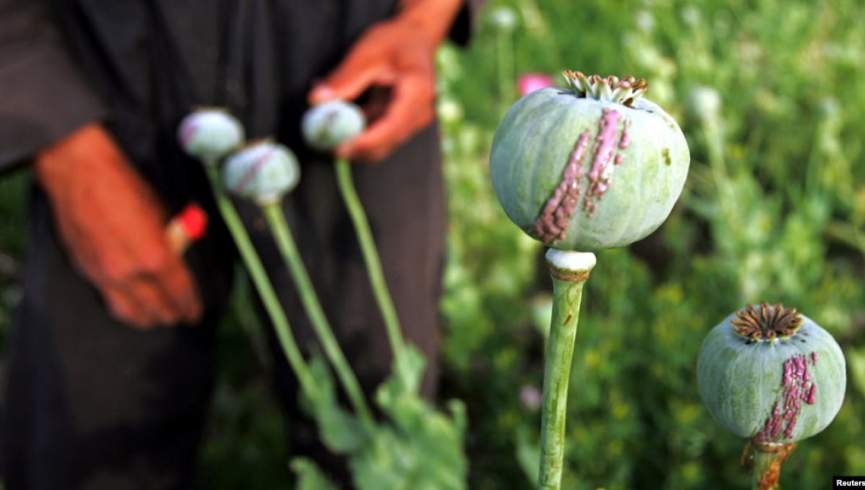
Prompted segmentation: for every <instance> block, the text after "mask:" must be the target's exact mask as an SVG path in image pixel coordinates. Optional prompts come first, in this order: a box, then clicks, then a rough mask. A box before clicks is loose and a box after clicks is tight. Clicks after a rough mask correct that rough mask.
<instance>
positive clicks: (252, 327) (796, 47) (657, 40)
mask: <svg viewBox="0 0 865 490" xmlns="http://www.w3.org/2000/svg"><path fill="white" fill-rule="evenodd" d="M490 4H491V5H490V6H489V8H488V9H487V12H488V14H489V13H490V12H492V11H493V10H494V9H495V8H496V7H499V6H502V5H506V6H509V7H510V8H512V9H513V12H514V13H515V14H516V20H517V25H516V28H515V29H514V30H513V31H509V30H507V29H501V28H497V27H496V26H495V25H494V22H491V21H490V18H491V17H493V16H491V15H486V16H484V18H482V19H481V22H480V24H479V29H478V31H477V35H476V38H475V42H474V43H473V45H472V46H471V47H470V48H469V49H466V50H461V49H457V48H455V47H452V46H447V47H444V48H442V49H441V51H440V53H439V75H440V94H441V95H440V101H439V110H440V114H441V118H442V133H443V141H444V147H445V153H446V177H447V182H448V186H449V187H448V189H449V206H450V222H451V225H450V233H449V249H448V250H449V254H448V265H447V269H446V272H445V295H444V298H443V301H442V316H443V324H444V327H445V328H446V329H447V334H446V341H445V346H444V353H443V355H444V358H445V362H446V366H447V370H446V374H445V378H444V380H443V386H442V391H443V397H458V398H461V399H463V400H464V401H465V402H466V404H467V407H468V413H469V417H470V423H469V441H468V450H469V452H470V457H471V462H472V463H471V464H472V469H471V472H472V477H471V482H470V488H472V489H478V490H486V489H507V488H528V487H530V484H529V482H528V480H527V479H526V476H525V475H526V472H529V471H532V467H533V465H534V464H535V460H536V458H535V455H534V454H533V451H534V450H535V449H534V448H535V444H536V441H535V437H536V435H535V434H536V432H537V428H538V425H539V414H538V412H537V408H536V405H535V403H534V400H533V395H535V394H536V393H537V387H538V385H539V383H540V380H541V373H542V364H541V354H542V349H543V344H542V336H543V334H542V326H543V324H544V322H545V321H546V320H547V319H548V315H549V310H548V307H549V296H548V288H549V281H548V278H547V277H546V274H545V272H544V271H543V267H542V260H541V252H542V250H541V249H540V248H539V247H538V246H537V245H536V244H534V243H533V242H532V241H531V240H528V239H526V238H524V237H523V236H522V234H521V233H520V232H519V231H518V230H516V228H515V227H513V226H512V225H511V224H510V223H509V222H508V221H507V219H506V218H505V216H504V214H503V213H502V212H501V210H500V209H499V207H498V205H497V204H496V202H495V198H494V196H493V194H492V189H491V186H490V183H489V176H488V169H487V158H488V149H489V146H490V142H491V139H492V134H493V131H494V130H495V127H496V124H497V121H498V120H499V118H500V116H501V114H502V111H503V110H504V109H505V108H506V107H507V106H509V105H510V103H511V102H512V101H513V100H515V97H516V87H515V80H516V76H517V74H519V73H523V72H529V71H532V72H545V73H549V74H557V73H558V72H559V71H560V70H561V69H563V68H573V69H579V70H582V71H585V72H592V73H601V74H607V73H614V74H635V75H638V76H642V77H646V78H648V80H649V93H648V97H649V98H651V99H653V100H655V101H656V102H658V103H660V104H661V105H662V106H664V107H665V108H667V109H668V111H669V112H670V113H671V114H673V115H674V117H676V119H677V120H679V121H680V122H681V124H682V127H683V129H684V131H685V133H686V135H687V137H688V141H689V144H690V147H691V152H692V167H691V174H690V176H689V179H688V183H687V185H686V189H685V193H684V196H683V198H682V200H681V201H680V203H679V205H678V206H677V208H676V210H675V211H674V213H673V215H672V217H671V218H670V220H669V221H668V222H667V223H666V224H665V225H664V226H663V227H662V228H661V230H659V231H658V232H657V233H655V234H653V235H652V236H651V237H650V238H649V239H647V240H645V241H644V242H642V243H640V244H638V245H636V246H634V247H632V248H630V249H622V250H610V251H605V252H602V253H600V254H599V257H598V259H599V263H598V266H597V267H596V269H595V271H594V274H593V276H592V279H591V280H590V281H589V283H588V285H587V292H586V297H585V300H584V310H583V320H582V322H581V324H580V332H579V334H578V342H577V350H576V360H575V363H574V372H573V384H572V393H571V398H570V401H569V407H568V408H569V411H570V414H569V425H568V432H569V435H568V442H569V446H568V454H567V466H566V472H565V487H566V488H569V489H594V488H607V489H623V488H652V489H657V488H668V489H692V488H693V489H697V488H700V489H703V488H746V487H747V477H746V476H745V475H744V473H743V472H742V471H741V469H740V468H739V466H738V459H739V454H740V450H741V447H742V445H743V443H742V441H739V440H737V439H736V438H735V437H733V436H732V435H730V434H728V433H726V432H725V431H724V430H723V429H721V428H720V427H719V426H718V425H717V424H716V423H715V422H714V421H713V420H712V419H711V418H710V416H709V415H708V413H707V412H706V411H705V410H704V409H703V407H702V406H701V404H700V402H699V399H698V395H697V390H696V386H695V363H696V355H697V352H698V350H699V347H700V343H701V341H702V338H703V336H704V335H705V333H706V332H707V331H708V329H709V328H711V327H712V326H713V325H715V324H716V323H717V322H718V321H720V320H721V319H722V318H723V317H724V316H725V315H727V314H728V313H730V312H731V311H733V310H735V309H736V308H738V307H740V306H742V305H743V304H745V303H749V302H761V301H769V302H784V303H785V304H789V305H794V306H796V307H798V308H799V309H800V310H801V311H803V312H805V314H807V315H808V316H810V317H811V318H813V319H814V320H816V321H817V322H818V323H820V324H821V325H823V326H824V327H825V328H827V329H828V330H829V331H830V332H831V333H833V335H835V337H836V339H837V340H838V341H839V343H840V344H841V346H842V348H843V349H844V351H845V353H846V354H847V359H848V377H849V382H848V392H847V397H846V401H845V404H844V407H843V409H842V411H841V413H840V415H839V416H838V418H837V420H836V421H835V423H834V424H833V425H831V426H830V427H829V428H828V429H827V430H826V431H825V432H824V433H822V434H820V435H818V436H816V437H814V438H813V439H810V440H808V441H806V442H805V443H803V444H801V445H800V448H799V449H797V451H796V452H795V453H794V454H793V456H792V457H791V459H790V460H789V462H788V463H787V464H786V465H785V469H784V475H783V479H782V482H783V483H784V487H785V488H791V489H792V488H802V489H812V488H825V487H827V486H828V484H829V483H828V482H829V477H830V476H831V475H840V474H859V475H862V474H865V442H863V441H865V427H863V420H865V417H863V413H865V288H863V286H862V281H863V277H865V260H863V258H865V166H863V165H862V164H861V163H862V160H863V156H865V146H863V145H865V138H863V136H862V128H863V127H865V27H862V25H861V22H860V19H862V18H865V3H862V2H860V1H858V0H824V1H821V0H810V1H809V0H728V1H721V0H703V1H699V2H685V1H674V0H651V1H650V0H621V1H616V2H610V1H604V0H580V1H578V2H576V1H573V0H510V1H504V0H503V1H500V2H490ZM711 93H717V95H718V96H719V100H720V104H719V105H718V106H717V107H713V104H712V103H711V102H712V99H711V95H707V94H711ZM27 181H28V176H27V175H26V174H24V173H21V174H18V175H13V176H10V177H6V178H4V179H3V180H0V216H2V219H0V332H2V333H3V334H4V335H5V332H6V331H7V330H8V326H9V315H10V311H11V309H12V308H13V307H14V305H15V303H16V301H17V297H18V292H17V291H18V288H17V286H16V279H17V269H18V264H20V258H21V255H22V252H23V250H24V247H25V238H26V237H25V234H24V233H22V230H23V229H24V227H25V220H26V216H25V213H24V209H25V202H26V187H27V185H28V184H27ZM248 294H249V292H248V291H247V290H246V289H245V288H244V287H242V285H241V286H240V287H239V288H238V292H237V294H236V295H235V301H234V307H233V308H232V309H231V314H230V316H229V318H228V319H227V321H226V324H225V325H224V327H225V328H223V329H222V330H221V336H222V339H221V340H222V341H221V342H220V349H221V352H220V359H221V361H222V364H221V372H220V382H219V385H218V387H217V390H216V393H215V398H214V410H213V413H212V416H211V420H210V431H209V437H208V442H207V445H206V448H205V451H204V453H203V474H204V478H205V481H206V483H207V485H208V486H209V488H216V489H235V488H246V489H272V488H280V487H284V486H286V484H285V483H284V482H286V481H287V475H288V468H287V460H288V454H289V450H288V448H287V447H286V445H285V442H284V438H283V435H282V434H283V430H284V429H285V426H284V425H285V423H286V422H284V421H283V420H282V418H281V417H280V416H279V413H278V410H277V408H276V405H275V402H274V401H273V399H272V396H271V395H270V392H269V381H268V379H267V376H266V373H267V367H268V361H267V355H266V349H264V348H263V339H262V337H261V334H260V333H259V331H258V330H257V326H256V319H255V316H254V314H253V313H252V310H251V308H250V302H249V296H248ZM289 429H290V427H289Z"/></svg>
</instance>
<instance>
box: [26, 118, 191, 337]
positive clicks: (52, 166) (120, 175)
mask: <svg viewBox="0 0 865 490" xmlns="http://www.w3.org/2000/svg"><path fill="white" fill-rule="evenodd" d="M35 173H36V176H37V179H38V180H39V182H40V183H41V184H42V187H43V188H44V189H45V191H46V193H47V194H48V197H49V200H50V201H51V204H52V207H53V212H54V220H55V222H56V224H57V229H58V230H59V233H60V237H61V238H62V241H63V243H64V244H65V245H66V249H67V251H68V254H69V257H70V258H71V260H72V261H73V263H74V265H75V266H76V267H77V268H78V269H79V270H80V271H81V272H82V273H83V274H84V276H85V277H87V278H88V279H89V280H90V281H91V282H93V284H94V285H96V287H97V288H98V289H99V290H100V292H101V293H102V296H103V298H104V299H105V301H106V303H107V305H108V308H109V310H110V311H111V313H112V314H113V315H114V316H115V317H116V318H117V319H119V320H121V321H123V322H125V323H128V324H130V325H132V326H136V327H140V328H147V327H152V326H155V325H176V324H178V323H194V322H196V321H198V320H199V319H200V317H201V301H200V299H199V296H198V291H197V288H196V285H195V282H194V280H193V278H192V274H191V273H190V271H189V269H188V268H187V266H186V264H185V263H184V262H183V260H182V258H181V257H180V256H178V255H177V254H175V253H174V252H173V251H172V250H171V249H170V248H169V245H168V242H167V240H166V238H165V234H164V230H163V227H164V225H165V218H166V216H165V211H164V210H163V208H162V205H161V204H160V202H159V200H158V198H157V196H156V195H155V194H154V192H153V191H152V190H151V189H150V187H149V186H148V184H147V183H146V182H145V181H144V180H143V179H142V178H141V177H140V176H139V175H138V174H137V173H136V172H135V170H134V169H133V168H132V167H131V165H130V164H129V162H128V161H127V159H126V157H125V156H124V155H123V153H122V151H121V150H120V149H119V148H118V147H117V145H116V144H115V143H114V141H113V140H112V138H111V136H110V135H109V134H108V133H107V132H106V131H105V129H104V128H102V126H101V125H99V124H90V125H88V126H85V127H83V128H81V129H78V130H77V131H75V132H74V133H72V134H71V135H70V136H68V137H67V138H65V139H63V140H61V141H59V142H58V143H56V144H54V145H53V146H51V147H50V148H47V149H45V150H44V151H42V152H41V153H39V155H38V156H37V158H36V161H35Z"/></svg>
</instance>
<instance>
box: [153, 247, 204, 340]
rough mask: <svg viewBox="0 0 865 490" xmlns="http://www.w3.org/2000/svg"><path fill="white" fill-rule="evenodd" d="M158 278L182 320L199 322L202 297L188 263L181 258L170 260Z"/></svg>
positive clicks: (163, 291) (161, 290)
mask: <svg viewBox="0 0 865 490" xmlns="http://www.w3.org/2000/svg"><path fill="white" fill-rule="evenodd" d="M157 279H158V281H157V286H158V287H159V290H160V292H161V293H162V295H163V296H164V297H166V298H169V299H170V301H171V302H172V304H173V306H174V308H175V309H176V311H177V312H178V313H179V315H180V321H182V322H184V323H189V324H194V323H198V322H199V321H200V320H201V315H202V305H201V298H200V296H199V294H198V288H197V287H196V285H195V280H194V279H193V278H192V273H191V272H190V271H189V268H188V267H187V266H186V264H185V263H183V261H182V260H180V259H179V258H178V259H177V260H172V261H170V262H169V263H168V264H167V266H166V267H165V268H164V269H163V270H162V271H161V272H160V274H159V275H158V276H157Z"/></svg>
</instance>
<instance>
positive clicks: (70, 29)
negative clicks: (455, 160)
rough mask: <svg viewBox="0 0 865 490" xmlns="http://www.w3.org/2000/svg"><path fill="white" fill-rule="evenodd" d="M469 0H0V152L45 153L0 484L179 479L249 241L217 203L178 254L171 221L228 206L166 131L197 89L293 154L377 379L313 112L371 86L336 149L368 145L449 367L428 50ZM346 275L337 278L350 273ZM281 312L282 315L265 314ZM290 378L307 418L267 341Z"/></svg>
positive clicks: (325, 263)
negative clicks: (314, 134)
mask: <svg viewBox="0 0 865 490" xmlns="http://www.w3.org/2000/svg"><path fill="white" fill-rule="evenodd" d="M469 7H470V6H468V5H463V0H319V1H316V2H312V1H309V0H212V1H202V0H171V1H160V0H127V1H118V0H111V1H98V0H0V94H2V99H0V166H3V167H6V168H11V167H12V166H14V165H18V164H21V163H23V162H29V164H30V165H32V167H31V169H32V173H33V181H34V183H33V186H32V196H31V200H30V230H29V248H28V252H27V257H26V264H25V268H24V273H23V277H24V279H23V282H24V283H23V299H22V301H21V304H20V306H19V307H18V309H17V312H16V315H15V324H14V328H13V331H12V333H11V339H10V348H9V352H8V356H9V358H8V368H7V378H8V379H7V386H6V391H5V406H4V407H3V413H2V422H3V424H2V428H3V431H2V462H3V463H2V464H3V465H2V469H3V475H4V480H5V482H6V487H5V488H7V490H22V489H65V490H72V489H111V490H124V489H144V488H147V489H163V488H165V489H169V488H171V489H181V488H183V489H188V488H192V487H193V486H194V481H195V478H194V466H195V460H196V455H197V448H198V445H199V443H200V441H201V439H202V435H203V429H204V425H205V423H204V421H205V419H206V413H207V408H208V403H209V398H210V394H211V391H212V388H213V383H214V371H215V350H214V348H215V345H214V342H215V339H216V335H215V333H216V328H217V323H218V321H219V319H220V317H221V316H222V314H223V313H224V310H225V304H226V302H227V300H228V295H229V293H230V289H231V285H232V280H233V279H232V271H233V269H234V263H235V260H236V257H235V250H234V248H233V245H232V242H231V240H230V237H229V236H228V234H227V231H226V230H225V229H224V228H223V226H222V225H221V223H218V222H215V220H213V219H212V222H213V226H211V227H210V229H209V230H208V233H207V235H206V236H205V237H204V239H202V240H201V241H200V242H197V243H196V244H195V245H194V246H193V247H192V248H191V249H190V250H189V251H188V252H187V253H186V254H185V255H183V256H179V255H177V254H175V253H173V252H172V251H171V250H170V248H169V246H168V243H167V241H166V238H165V236H164V233H163V228H164V226H165V224H166V221H167V220H168V219H169V217H170V216H173V215H174V214H176V213H177V212H178V211H179V210H181V209H182V208H183V207H184V206H185V205H186V204H188V203H189V202H191V201H192V202H197V203H200V204H201V205H203V206H204V207H205V209H206V210H207V211H208V214H209V215H210V216H211V218H214V217H217V216H218V213H217V211H216V209H215V207H214V203H213V202H212V199H211V194H210V190H209V187H208V185H207V181H206V178H205V176H204V173H203V170H202V168H201V165H200V164H199V163H198V162H196V161H193V160H191V159H190V158H188V157H186V156H185V155H184V154H183V152H182V151H181V150H180V148H179V147H178V145H177V143H176V141H175V134H176V127H177V124H178V122H179V121H180V119H181V118H182V117H183V116H185V115H186V114H187V113H188V112H189V111H190V110H191V109H192V108H194V107H196V106H202V105H208V106H210V105H216V106H223V107H226V108H227V109H229V110H230V111H232V112H233V113H234V114H235V115H237V116H238V117H239V119H240V120H241V121H242V123H243V124H244V126H245V129H246V132H247V137H248V138H249V139H254V138H258V137H267V136H271V135H272V136H275V137H276V138H277V139H278V140H280V141H281V142H283V143H285V144H286V145H288V146H289V147H291V148H293V149H295V150H296V151H297V152H298V154H299V156H300V158H301V160H302V162H303V163H302V165H303V168H302V179H301V185H300V187H299V188H298V189H297V190H296V191H295V192H294V193H292V194H291V195H290V196H289V198H288V199H286V203H285V207H286V210H287V212H288V213H289V214H290V219H291V221H292V224H293V226H294V227H295V230H296V235H297V238H298V240H299V246H300V248H301V251H302V254H303V256H304V259H305V262H306V264H307V267H308V268H309V270H310V272H311V275H312V278H313V282H314V284H315V287H316V289H317V291H318V292H319V294H320V296H321V299H322V302H323V304H324V307H325V309H326V310H327V312H328V315H329V317H330V319H331V320H332V322H333V324H334V327H335V328H336V331H337V335H338V337H339V338H340V341H341V344H342V345H343V347H344V348H345V350H346V352H347V355H348V357H349V359H350V362H351V364H352V365H353V366H354V367H355V369H356V370H357V371H358V375H359V377H360V380H361V383H362V384H363V386H364V389H365V390H367V392H370V391H371V390H372V389H373V388H374V387H375V386H377V385H378V384H379V383H380V382H381V381H382V379H383V378H384V377H385V376H386V375H387V374H388V372H389V364H390V352H389V349H388V345H387V342H386V336H385V335H384V327H383V325H382V320H381V317H380V315H379V313H378V310H377V308H376V306H375V302H374V300H373V297H372V293H371V291H370V288H369V285H368V282H367V278H366V271H365V268H364V264H363V260H362V257H361V254H360V250H359V247H358V244H357V243H356V241H355V238H354V234H353V229H352V227H351V223H350V221H349V218H348V216H347V214H346V212H345V210H344V209H343V206H342V203H341V201H340V198H339V195H338V192H337V188H336V184H335V181H334V177H333V172H332V166H331V165H329V164H328V157H326V156H323V155H320V154H316V153H314V152H312V151H310V150H308V149H306V148H305V147H304V145H303V143H302V141H301V138H300V136H299V122H300V117H301V114H302V113H303V111H304V110H305V109H306V108H307V107H308V106H309V104H311V103H317V102H321V101H324V100H328V99H331V98H343V99H348V100H357V101H359V102H360V103H361V104H362V105H363V106H364V108H365V110H366V111H367V112H368V115H369V116H370V117H371V118H372V119H373V121H372V124H371V125H370V126H369V128H368V130H367V131H365V132H364V133H363V134H361V135H360V136H359V137H357V138H356V139H355V140H354V141H352V142H350V143H349V144H347V145H345V146H344V147H342V148H340V149H339V153H340V154H341V155H343V156H347V157H349V158H351V159H352V160H353V161H356V162H362V163H373V165H358V166H356V170H355V181H356V185H357V187H358V191H359V193H360V196H361V199H362V200H363V202H364V204H365V205H366V208H367V212H368V214H369V218H370V222H371V225H372V228H373V230H374V233H375V235H376V237H375V238H376V241H377V243H378V245H379V247H380V251H381V254H382V257H383V260H384V267H385V274H386V276H387V279H388V281H389V284H390V286H391V289H392V291H393V293H394V295H395V297H394V300H395V302H396V306H397V310H398V313H399V316H400V318H401V320H402V322H403V325H404V327H405V328H406V335H407V337H408V339H409V340H410V341H412V342H414V343H415V344H417V345H418V346H419V347H420V348H421V350H422V351H423V352H424V353H425V354H426V355H427V357H428V359H429V361H430V364H429V369H428V371H429V372H428V376H427V378H426V380H425V384H424V393H425V394H427V395H428V396H431V395H432V394H433V393H434V390H435V380H436V372H437V363H436V356H437V349H438V344H439V333H438V325H437V303H438V296H439V282H440V272H441V264H442V253H443V238H444V202H443V193H442V175H441V166H440V165H441V162H440V160H441V155H440V151H439V141H438V134H437V129H436V125H435V123H434V98H435V73H434V52H435V49H436V47H437V46H438V44H439V43H440V42H441V41H442V40H443V39H444V38H445V37H446V36H447V35H448V33H450V35H451V36H453V37H454V38H455V39H456V40H457V41H463V40H465V38H466V36H467V34H468V30H469V24H470V16H471V15H470V14H471V11H472V10H473V9H472V8H469ZM245 212H246V214H247V218H248V219H247V221H248V223H249V224H250V225H251V228H252V229H251V232H252V233H253V236H254V239H255V241H256V245H257V246H258V248H259V249H260V251H261V253H262V255H263V258H264V260H265V261H266V263H268V264H270V265H271V266H272V267H269V269H270V270H271V274H272V279H273V280H274V282H275V286H276V287H277V289H278V290H279V291H280V294H281V300H282V302H283V304H284V305H285V307H286V309H287V311H288V313H289V316H290V318H291V320H292V323H293V327H294V330H295V333H296V335H297V336H298V339H299V341H300V343H301V345H304V346H306V347H307V348H308V347H311V346H313V345H314V344H315V339H314V336H313V335H312V334H311V329H310V327H309V325H308V323H307V321H306V317H305V315H304V314H303V310H302V308H301V307H300V305H299V302H298V299H297V298H296V295H295V292H294V288H293V285H292V283H291V281H290V279H289V277H288V275H287V273H286V272H284V270H283V269H284V268H283V267H282V263H281V261H280V258H279V255H278V252H277V250H276V248H275V246H274V244H273V242H272V241H271V239H270V238H269V236H268V235H267V233H266V232H265V231H264V227H263V226H262V224H261V222H260V221H259V220H258V218H257V217H256V214H255V212H254V210H252V209H250V208H248V207H247V208H246V209H245ZM337 279H338V280H339V284H340V287H339V288H337V287H336V284H337ZM271 335H272V334H271ZM271 350H272V353H273V355H274V359H275V360H276V363H277V367H276V369H275V378H276V385H277V387H278V390H277V393H278V394H279V395H280V398H281V400H282V401H283V402H284V405H285V407H286V409H287V411H288V413H289V425H290V433H291V435H292V439H293V443H294V447H293V449H294V450H295V452H297V453H303V454H310V453H313V454H317V455H318V457H319V458H326V457H327V456H326V451H324V450H323V449H322V448H321V447H320V446H319V445H318V444H317V442H316V433H315V429H314V427H310V426H309V424H306V423H301V422H300V420H301V418H302V417H301V415H300V414H299V413H298V410H297V408H296V403H295V402H296V391H297V390H296V385H295V383H294V380H293V379H292V376H291V375H290V373H289V371H288V368H287V365H286V364H285V362H284V360H283V357H282V354H281V351H280V350H279V348H278V346H277V345H276V343H275V342H271Z"/></svg>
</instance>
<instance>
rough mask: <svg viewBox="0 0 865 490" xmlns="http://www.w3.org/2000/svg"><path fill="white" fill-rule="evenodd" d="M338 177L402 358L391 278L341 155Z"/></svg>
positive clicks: (394, 346)
mask: <svg viewBox="0 0 865 490" xmlns="http://www.w3.org/2000/svg"><path fill="white" fill-rule="evenodd" d="M336 181H337V184H338V185H339V192H340V194H342V199H343V201H344V202H345V207H346V208H347V209H348V214H349V216H350V217H351V222H352V224H353V225H354V231H355V234H356V235H357V239H358V242H360V249H361V252H362V253H363V260H364V262H365V263H366V269H367V272H368V273H369V281H370V283H371V284H372V291H373V294H374V295H375V300H376V302H377V303H378V307H379V310H381V316H382V317H383V318H384V324H385V328H387V337H388V340H389V341H390V347H391V350H393V355H394V358H395V359H399V358H401V357H402V352H403V338H402V329H401V328H400V324H399V318H398V317H397V314H396V308H394V306H393V300H392V299H391V297H390V292H389V291H388V288H387V281H385V278H384V271H383V269H382V267H381V260H380V259H379V256H378V252H377V251H376V247H375V241H374V240H373V238H372V231H370V228H369V222H368V221H367V219H366V213H364V211H363V205H362V204H361V202H360V199H359V198H358V197H357V191H356V190H355V188H354V182H352V179H351V167H350V166H349V163H348V162H347V161H346V160H345V159H342V158H341V159H339V160H337V162H336Z"/></svg>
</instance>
